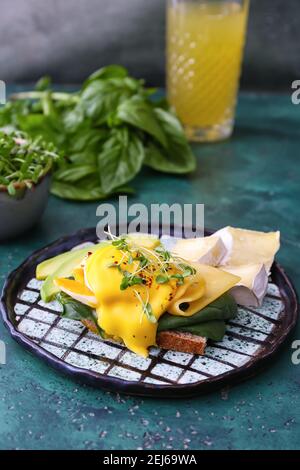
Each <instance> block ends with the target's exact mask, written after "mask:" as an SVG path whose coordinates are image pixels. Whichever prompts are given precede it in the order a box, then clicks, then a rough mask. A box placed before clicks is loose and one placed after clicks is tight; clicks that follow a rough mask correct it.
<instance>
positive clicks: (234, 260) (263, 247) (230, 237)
mask: <svg viewBox="0 0 300 470" xmlns="http://www.w3.org/2000/svg"><path fill="white" fill-rule="evenodd" d="M214 235H215V236H218V237H220V238H221V240H222V242H223V244H224V245H225V247H226V254H225V256H224V257H223V259H222V260H221V262H220V265H225V266H241V265H249V264H264V265H265V268H266V271H267V273H269V272H270V269H271V266H272V264H273V261H274V257H275V254H276V253H277V251H278V250H279V246H280V232H268V233H266V232H257V231H255V230H245V229H241V228H234V227H225V228H222V229H221V230H218V231H217V232H216V233H215V234H214Z"/></svg>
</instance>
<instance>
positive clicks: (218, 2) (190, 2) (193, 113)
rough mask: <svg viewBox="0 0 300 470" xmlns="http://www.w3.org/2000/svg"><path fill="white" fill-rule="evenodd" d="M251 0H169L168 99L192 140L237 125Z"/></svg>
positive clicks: (216, 136)
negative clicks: (237, 104) (237, 102)
mask: <svg viewBox="0 0 300 470" xmlns="http://www.w3.org/2000/svg"><path fill="white" fill-rule="evenodd" d="M248 10H249V0H167V89H168V98H169V101H170V103H171V105H172V106H173V107H174V108H175V110H176V112H177V114H178V116H179V118H180V119H181V121H182V123H183V125H184V127H185V130H186V134H187V137H188V138H189V139H190V140H192V141H217V140H222V139H225V138H227V137H229V136H230V135H231V133H232V130H233V124H234V115H235V105H236V97H237V92H238V87H239V77H240V71H241V63H242V57H243V49H244V43H245V36H246V29H247V18H248Z"/></svg>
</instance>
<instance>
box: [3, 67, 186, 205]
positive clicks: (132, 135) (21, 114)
mask: <svg viewBox="0 0 300 470" xmlns="http://www.w3.org/2000/svg"><path fill="white" fill-rule="evenodd" d="M154 92H155V90H153V89H147V88H145V87H144V82H143V81H142V80H136V79H134V78H132V77H130V76H129V75H128V72H127V70H126V69H125V68H123V67H121V66H117V65H111V66H108V67H105V68H102V69H100V70H98V71H97V72H95V73H94V74H92V75H91V76H90V77H89V78H88V79H87V80H86V81H85V82H84V83H83V86H82V87H81V89H80V90H79V91H78V92H76V93H62V92H54V91H53V90H52V89H51V82H50V80H49V79H48V78H47V77H46V78H44V79H42V80H40V81H39V82H38V84H37V86H36V89H35V90H34V91H32V92H24V93H18V94H16V95H14V96H12V97H11V100H10V101H9V102H8V103H7V105H6V106H5V107H3V108H2V109H1V110H0V127H1V126H7V125H10V126H14V127H15V128H17V129H20V130H22V131H25V132H28V133H29V134H30V135H31V136H32V137H36V136H42V138H43V139H45V140H47V141H48V142H52V143H53V144H55V146H56V147H57V148H58V149H59V150H60V152H62V153H63V154H64V155H65V156H66V159H64V160H63V161H60V163H59V164H58V165H57V166H56V171H55V175H54V183H53V186H52V192H53V194H55V195H56V196H59V197H62V198H67V199H74V200H97V199H101V198H105V197H108V196H109V195H112V194H114V193H118V192H131V191H132V188H131V187H129V186H128V182H129V181H131V180H132V179H133V178H134V177H135V176H136V175H137V174H138V173H139V171H140V170H141V168H142V166H143V165H146V166H149V167H151V168H154V169H155V170H158V171H163V172H169V173H177V174H180V173H181V174H183V173H188V172H191V171H193V170H194V169H195V157H194V155H193V154H192V152H191V149H190V147H189V144H188V142H187V140H186V137H185V135H184V132H183V129H182V126H181V124H180V122H179V120H178V119H177V117H176V116H175V115H174V114H173V113H172V112H171V111H170V110H169V108H168V105H167V104H166V102H165V101H162V100H160V101H154V100H153V99H152V98H153V97H151V95H152V94H153V93H154Z"/></svg>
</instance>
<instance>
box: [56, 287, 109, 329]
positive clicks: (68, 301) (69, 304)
mask: <svg viewBox="0 0 300 470" xmlns="http://www.w3.org/2000/svg"><path fill="white" fill-rule="evenodd" d="M56 299H57V301H58V302H59V303H60V304H61V306H62V307H63V311H62V312H61V316H62V317H64V318H69V319H70V320H77V321H82V320H83V321H89V322H92V323H93V325H94V326H95V327H96V329H97V331H98V333H99V335H100V336H102V337H103V330H102V329H101V328H100V326H99V325H98V322H97V319H96V316H95V313H94V310H93V309H92V308H91V307H89V306H88V305H84V304H82V303H80V302H78V301H77V300H75V299H73V298H72V297H70V296H69V295H67V294H65V293H64V292H59V293H58V294H57V295H56Z"/></svg>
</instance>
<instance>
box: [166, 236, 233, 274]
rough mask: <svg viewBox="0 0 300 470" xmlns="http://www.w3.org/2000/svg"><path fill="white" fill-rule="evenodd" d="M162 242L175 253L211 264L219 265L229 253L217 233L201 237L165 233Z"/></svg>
mask: <svg viewBox="0 0 300 470" xmlns="http://www.w3.org/2000/svg"><path fill="white" fill-rule="evenodd" d="M161 242H162V244H163V245H164V246H165V248H166V249H167V250H169V251H171V252H172V253H173V254H174V255H177V256H180V257H181V258H184V259H186V260H187V261H190V262H194V263H200V264H206V265H209V266H218V265H219V264H220V262H221V260H222V259H223V258H224V257H225V256H226V254H227V250H226V247H225V245H224V243H223V241H222V240H221V238H220V237H218V236H215V235H211V236H208V237H199V238H174V237H169V236H166V235H163V236H162V237H161Z"/></svg>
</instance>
